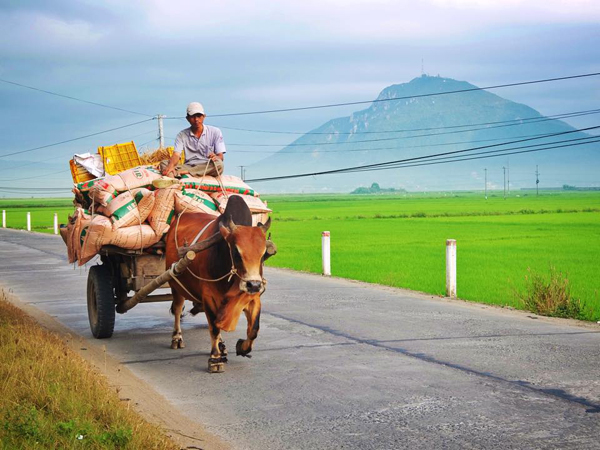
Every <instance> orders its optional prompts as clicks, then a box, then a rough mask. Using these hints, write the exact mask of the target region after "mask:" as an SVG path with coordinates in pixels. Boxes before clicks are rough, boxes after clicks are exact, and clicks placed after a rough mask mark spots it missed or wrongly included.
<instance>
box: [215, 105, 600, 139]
mask: <svg viewBox="0 0 600 450" xmlns="http://www.w3.org/2000/svg"><path fill="white" fill-rule="evenodd" d="M598 113H600V109H589V110H585V111H574V112H570V113H561V114H553V115H549V116H537V117H524V118H522V119H510V120H498V121H494V122H480V123H472V124H464V125H449V126H443V127H428V128H410V129H404V130H388V131H355V132H338V131H333V132H332V131H329V132H323V131H307V132H301V131H271V130H252V129H248V128H235V127H226V126H223V125H216V126H218V127H219V128H223V129H224V130H235V131H248V132H253V133H266V134H300V135H307V134H308V135H313V134H314V135H327V136H328V135H332V134H333V135H356V134H385V133H407V132H412V131H431V130H445V129H453V128H464V127H471V126H480V125H497V124H501V123H511V122H524V121H536V122H538V121H540V122H542V121H546V120H558V119H568V118H571V117H580V116H587V115H590V114H598ZM519 124H521V123H519Z"/></svg>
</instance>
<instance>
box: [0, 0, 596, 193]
mask: <svg viewBox="0 0 600 450" xmlns="http://www.w3.org/2000/svg"><path fill="white" fill-rule="evenodd" d="M0 28H1V29H2V30H3V39H1V40H0V78H2V79H4V80H8V81H13V82H16V83H22V84H26V85H30V86H34V87H37V88H40V89H44V90H48V91H53V92H57V93H61V94H64V95H68V96H72V97H78V98H81V99H85V100H88V101H91V102H99V103H103V104H108V105H112V106H115V107H118V108H123V109H128V110H132V111H136V112H140V113H142V114H147V115H149V116H152V115H155V114H158V113H160V114H165V115H167V116H171V117H173V116H182V115H184V113H185V107H186V105H187V103H188V102H190V101H200V102H202V103H204V105H205V108H206V111H207V113H208V116H209V117H208V118H207V122H206V123H208V124H213V125H217V126H219V125H220V126H230V127H241V128H260V129H267V130H291V131H308V130H310V129H311V128H313V127H316V126H318V125H320V124H321V123H323V122H325V121H326V120H329V119H331V118H334V117H339V116H342V115H347V114H348V113H350V112H352V111H354V110H356V109H360V108H358V107H345V108H332V109H322V110H313V111H308V112H293V113H282V114H269V115H258V116H241V117H231V118H212V119H211V118H210V115H211V114H220V113H230V112H240V111H252V110H262V109H274V108H286V107H294V106H307V105H314V104H323V103H335V102H347V101H354V100H369V99H373V98H376V97H377V95H378V94H379V92H380V91H381V90H382V89H383V88H385V87H386V86H389V85H390V84H397V83H404V82H408V81H410V80H411V79H412V78H414V77H416V76H419V75H420V74H421V61H422V60H423V61H424V70H425V72H426V73H428V74H431V75H437V74H440V75H442V76H444V77H450V78H455V79H459V80H465V81H469V82H470V83H473V84H476V85H478V86H486V85H493V84H501V83H509V82H517V81H525V80H533V79H540V78H549V77H558V76H566V75H575V74H580V73H588V72H600V45H599V43H600V2H599V1H597V0H589V1H587V0H569V1H564V0H563V1H558V0H550V1H549V0H545V1H539V0H528V1H519V0H503V1H493V2H492V1H484V0H479V1H477V0H454V1H453V0H448V1H444V0H431V1H420V2H415V1H385V0H380V1H377V0H375V1H373V0H371V1H353V0H343V1H342V0H319V1H306V0H305V1H301V2H272V1H268V2H267V1H254V2H241V1H222V2H203V1H197V0H196V1H168V2H167V1H129V2H123V1H112V0H110V1H104V2H92V1H77V2H74V1H63V0H54V1H52V2H48V1H39V2H38V1H23V0H14V1H11V0H8V1H7V0H4V1H3V2H2V3H1V4H0ZM599 87H600V77H596V78H588V79H584V80H574V81H564V82H558V83H552V84H542V85H536V86H529V87H515V88H511V89H504V90H501V91H500V90H498V91H494V92H495V93H496V94H498V95H501V96H503V97H505V98H508V99H510V100H514V101H518V102H521V103H526V104H528V105H529V106H531V107H533V108H535V109H537V110H538V111H540V112H541V113H543V114H557V113H562V112H570V111H577V110H584V109H593V108H598V107H600V90H599V89H598V88H599ZM0 98H1V102H0V119H1V120H0V124H1V125H0V129H1V131H2V136H3V139H2V143H1V145H0V156H1V155H3V154H7V153H11V152H16V151H20V150H26V149H29V148H32V147H37V146H42V145H46V144H50V143H54V142H59V141H63V140H68V139H72V138H76V137H79V136H83V135H86V134H90V133H95V132H99V131H103V130H106V129H110V128H114V127H119V126H122V125H127V124H130V123H133V122H137V121H140V120H144V119H145V118H146V117H145V116H144V115H136V114H132V113H127V112H122V111H117V110H111V109H106V108H101V107H98V106H93V105H90V104H85V103H79V102H75V101H72V100H68V99H65V98H60V97H56V96H51V95H48V94H45V93H41V92H37V91H33V90H29V89H25V88H22V87H17V86H14V85H10V84H7V83H3V82H0ZM593 117H594V116H590V117H588V118H581V119H579V120H577V119H573V120H571V121H569V122H570V123H571V124H572V125H574V126H591V125H596V122H595V120H597V119H594V118H593ZM186 125H187V123H186V122H184V121H182V120H167V121H166V123H165V128H166V130H165V135H166V136H167V143H168V144H172V138H174V136H175V135H176V133H177V132H178V131H179V130H180V129H182V128H184V127H185V126H186ZM156 130H157V124H156V121H150V122H147V123H143V124H140V125H136V126H133V127H131V128H126V129H122V130H119V131H115V132H111V133H107V134H102V135H99V136H94V137H90V138H87V139H84V140H79V141H75V142H72V143H69V144H63V145H60V146H55V147H50V148H46V149H42V150H38V151H34V152H28V153H24V154H22V155H19V156H13V157H7V158H0V186H6V185H9V184H10V185H14V186H25V185H26V184H27V183H29V182H30V181H27V180H23V181H13V180H15V179H16V178H18V177H19V176H21V174H24V173H30V174H31V173H34V174H38V172H35V171H34V170H32V168H34V167H36V166H35V165H29V166H25V167H23V168H22V169H20V166H21V165H25V164H27V163H28V162H32V161H44V162H42V163H41V164H42V167H43V168H44V169H43V170H45V172H46V174H47V179H48V182H49V184H50V185H52V186H68V185H70V174H69V173H68V160H69V159H70V158H71V156H72V155H73V153H80V152H85V151H92V152H95V149H96V147H97V146H99V145H110V144H113V143H116V142H123V141H128V140H132V139H133V140H135V142H136V144H137V145H138V147H139V148H142V147H144V145H145V146H149V147H151V148H152V147H154V146H156V141H152V139H154V138H155V137H156V133H157V132H156ZM224 131H225V141H226V144H227V143H232V144H233V143H242V144H252V143H281V144H282V147H283V146H284V145H285V144H286V143H289V142H291V141H292V140H293V139H294V136H293V135H262V134H257V133H245V132H233V131H227V130H224ZM228 150H229V152H228V155H227V161H226V163H227V168H228V172H229V173H239V169H237V167H236V166H238V165H248V166H250V167H249V168H248V175H251V170H252V166H251V164H252V163H254V162H256V161H257V160H259V159H260V157H261V153H260V148H256V147H251V146H230V147H229V148H228ZM271 150H272V149H271ZM15 164H17V167H16V168H15Z"/></svg>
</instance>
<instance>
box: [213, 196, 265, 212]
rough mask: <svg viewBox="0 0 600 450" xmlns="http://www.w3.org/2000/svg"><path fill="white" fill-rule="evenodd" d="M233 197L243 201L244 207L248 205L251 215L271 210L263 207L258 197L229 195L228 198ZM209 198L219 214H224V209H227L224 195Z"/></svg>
mask: <svg viewBox="0 0 600 450" xmlns="http://www.w3.org/2000/svg"><path fill="white" fill-rule="evenodd" d="M233 195H235V196H238V197H242V199H244V202H246V205H248V208H250V212H251V213H270V212H271V210H270V209H269V208H267V205H265V204H264V203H263V202H262V200H261V199H260V198H258V197H253V196H252V195H238V194H229V197H231V196H233ZM211 197H212V198H213V200H214V201H215V203H216V204H217V206H218V207H219V211H220V212H221V214H222V213H224V212H225V208H226V207H227V197H226V196H225V194H223V193H221V194H212V195H211Z"/></svg>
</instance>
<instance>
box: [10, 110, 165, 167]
mask: <svg viewBox="0 0 600 450" xmlns="http://www.w3.org/2000/svg"><path fill="white" fill-rule="evenodd" d="M151 120H153V119H146V120H140V121H139V122H135V123H130V124H128V125H123V126H121V127H116V128H111V129H110V130H104V131H98V132H97V133H91V134H87V135H85V136H79V137H76V138H73V139H67V140H65V141H61V142H54V143H53V144H47V145H42V146H40V147H34V148H30V149H27V150H20V151H18V152H12V153H6V154H4V155H0V158H6V157H7V156H13V155H20V154H22V153H28V152H33V151H35V150H41V149H44V148H48V147H54V146H56V145H61V144H66V143H69V142H73V141H78V140H80V139H86V138H89V137H92V136H98V135H99V134H104V133H109V132H111V131H116V130H121V129H123V128H127V127H132V126H134V125H139V124H140V123H145V122H149V121H151Z"/></svg>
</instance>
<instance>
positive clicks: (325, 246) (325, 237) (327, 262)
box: [321, 231, 331, 277]
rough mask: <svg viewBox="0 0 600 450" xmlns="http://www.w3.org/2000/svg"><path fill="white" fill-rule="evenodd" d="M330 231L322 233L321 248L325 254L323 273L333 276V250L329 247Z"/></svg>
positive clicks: (323, 254)
mask: <svg viewBox="0 0 600 450" xmlns="http://www.w3.org/2000/svg"><path fill="white" fill-rule="evenodd" d="M329 235H330V233H329V231H323V233H321V248H322V256H323V275H325V276H328V277H329V276H331V251H330V249H329Z"/></svg>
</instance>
